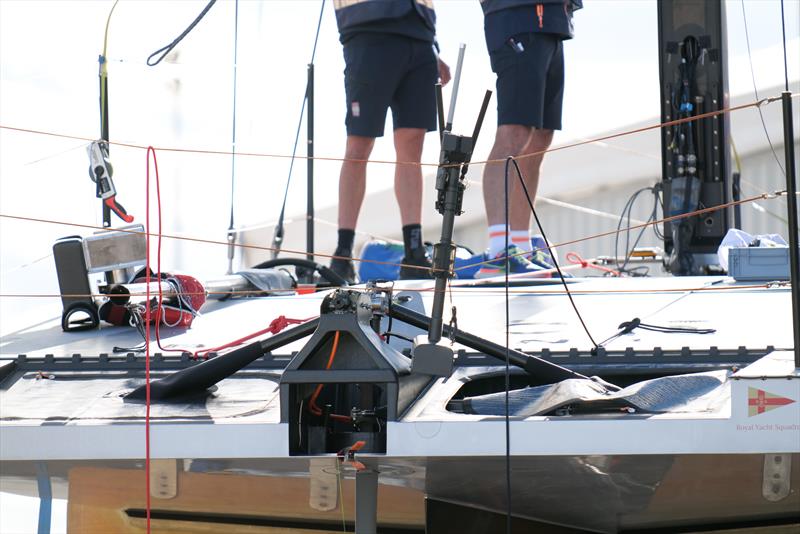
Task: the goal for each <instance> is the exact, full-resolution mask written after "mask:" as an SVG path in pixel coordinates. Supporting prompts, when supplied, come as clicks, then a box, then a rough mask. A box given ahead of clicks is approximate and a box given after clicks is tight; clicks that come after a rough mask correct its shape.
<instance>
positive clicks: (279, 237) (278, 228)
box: [272, 0, 325, 256]
mask: <svg viewBox="0 0 800 534" xmlns="http://www.w3.org/2000/svg"><path fill="white" fill-rule="evenodd" d="M324 11H325V0H322V5H321V6H320V8H319V20H318V21H317V32H316V35H315V36H314V48H313V49H312V50H311V61H310V63H309V64H310V65H313V64H314V57H315V56H316V54H317V42H318V41H319V29H320V27H321V26H322V13H323V12H324ZM306 102H308V83H307V82H306V90H305V92H304V93H303V104H302V105H301V106H300V118H299V119H298V120H297V131H296V132H295V134H294V147H292V158H291V159H290V160H289V176H288V177H287V178H286V189H285V190H284V192H283V204H282V205H281V214H280V215H279V216H278V223H277V224H276V225H275V236H274V238H273V241H272V244H273V248H275V249H279V248H280V246H279V245H280V243H281V242H283V221H284V219H285V217H286V199H287V198H288V197H289V185H290V184H291V183H292V169H294V159H295V155H296V154H297V143H298V141H299V139H300V128H301V127H302V126H303V115H304V113H305V111H306ZM277 253H278V250H276V251H275V254H276V256H277Z"/></svg>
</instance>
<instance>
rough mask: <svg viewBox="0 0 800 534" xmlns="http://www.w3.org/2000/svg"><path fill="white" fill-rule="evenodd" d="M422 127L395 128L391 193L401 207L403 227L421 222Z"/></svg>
mask: <svg viewBox="0 0 800 534" xmlns="http://www.w3.org/2000/svg"><path fill="white" fill-rule="evenodd" d="M424 140H425V130H424V129H422V128H398V129H396V130H395V131H394V148H395V151H396V153H397V165H395V169H394V194H395V196H396V197H397V204H398V206H399V207H400V220H401V222H402V224H403V226H406V225H409V224H420V222H421V220H422V168H421V167H420V166H419V162H420V160H421V158H422V143H423V141H424Z"/></svg>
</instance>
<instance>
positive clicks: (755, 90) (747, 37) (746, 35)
mask: <svg viewBox="0 0 800 534" xmlns="http://www.w3.org/2000/svg"><path fill="white" fill-rule="evenodd" d="M741 3H742V20H743V21H744V39H745V43H746V44H747V59H748V60H749V61H750V77H751V78H752V79H753V93H754V94H755V96H756V100H758V86H757V84H756V74H755V70H754V69H753V56H752V54H751V53H750V34H749V33H748V31H747V12H746V11H745V9H744V0H741ZM781 22H783V0H781ZM783 62H784V69H785V70H784V72H785V73H786V90H787V91H788V90H789V77H788V76H789V75H788V68H787V67H786V27H785V25H784V26H783ZM757 109H758V116H759V117H760V118H761V126H762V128H763V129H764V135H765V136H766V138H767V143H769V148H770V150H771V151H772V155H773V156H774V157H775V163H777V164H778V168H779V169H780V170H781V174H782V175H784V176H786V170H785V169H784V168H783V165H782V164H781V160H780V158H778V153H777V152H776V151H775V146H774V145H773V144H772V139H770V137H769V131H768V130H767V123H766V122H765V121H764V113H763V112H762V111H761V106H758V107H757Z"/></svg>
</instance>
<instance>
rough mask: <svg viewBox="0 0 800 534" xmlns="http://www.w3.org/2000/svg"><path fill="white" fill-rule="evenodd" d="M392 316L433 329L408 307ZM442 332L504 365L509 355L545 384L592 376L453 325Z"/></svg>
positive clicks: (428, 320) (394, 310)
mask: <svg viewBox="0 0 800 534" xmlns="http://www.w3.org/2000/svg"><path fill="white" fill-rule="evenodd" d="M389 315H390V316H391V317H392V318H394V319H397V320H398V321H403V322H404V323H408V324H410V325H411V326H415V327H417V328H421V329H423V330H428V329H429V328H430V327H431V318H430V317H427V316H426V315H423V314H421V313H417V312H415V311H413V310H410V309H408V308H406V307H404V306H398V305H393V306H392V307H391V308H390V310H389ZM442 333H443V334H444V335H446V336H448V337H450V338H451V339H453V340H454V341H456V342H458V343H461V344H462V345H464V346H466V347H469V348H471V349H473V350H476V351H478V352H482V353H484V354H486V355H487V356H491V357H493V358H497V359H499V360H500V361H503V362H505V361H506V354H508V363H510V364H511V365H514V366H516V367H520V368H522V369H524V370H525V371H526V372H527V373H528V374H530V375H531V376H534V377H536V378H537V379H541V381H542V383H554V382H560V381H561V380H566V379H569V378H580V379H588V377H586V376H584V375H582V374H580V373H576V372H574V371H570V370H569V369H567V368H565V367H561V366H560V365H556V364H554V363H551V362H548V361H547V360H543V359H541V358H537V357H535V356H529V355H528V354H525V353H524V352H520V351H518V350H514V349H506V347H505V345H500V344H497V343H494V342H492V341H489V340H488V339H483V338H482V337H478V336H476V335H474V334H470V333H469V332H464V331H462V330H458V329H457V328H452V327H451V326H449V325H442Z"/></svg>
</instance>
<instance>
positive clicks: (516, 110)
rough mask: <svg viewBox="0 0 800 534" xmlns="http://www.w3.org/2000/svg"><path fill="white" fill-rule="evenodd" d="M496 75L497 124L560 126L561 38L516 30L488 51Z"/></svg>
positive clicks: (562, 60) (562, 55)
mask: <svg viewBox="0 0 800 534" xmlns="http://www.w3.org/2000/svg"><path fill="white" fill-rule="evenodd" d="M489 57H490V59H491V63H492V71H494V73H495V74H497V124H498V126H499V125H503V124H521V125H523V126H532V127H534V128H543V129H546V130H560V129H561V107H562V102H563V99H564V49H563V46H562V37H561V36H559V35H555V34H551V33H538V32H530V33H520V34H517V35H515V36H514V37H512V38H511V39H510V40H509V42H508V43H506V45H505V46H503V47H502V48H500V49H498V50H495V51H494V52H491V53H490V54H489Z"/></svg>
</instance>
